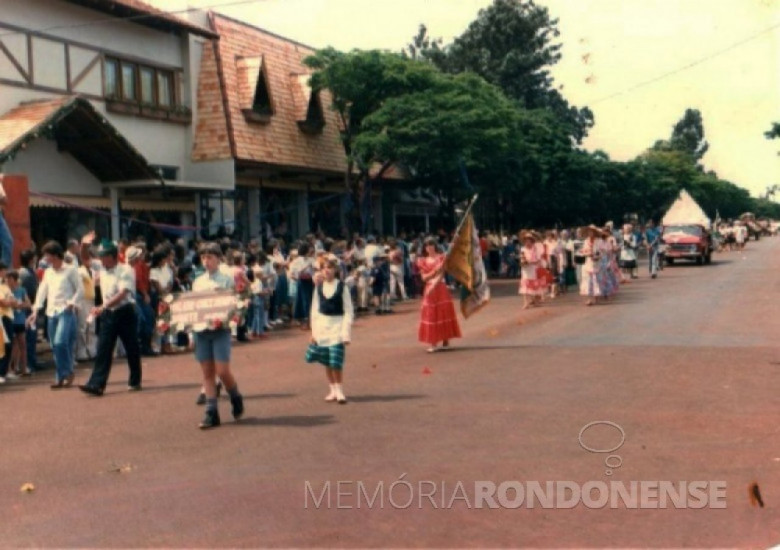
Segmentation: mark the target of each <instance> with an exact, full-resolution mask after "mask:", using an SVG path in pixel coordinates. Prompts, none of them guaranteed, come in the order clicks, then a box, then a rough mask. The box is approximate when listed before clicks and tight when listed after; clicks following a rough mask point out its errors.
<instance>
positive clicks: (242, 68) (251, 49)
mask: <svg viewBox="0 0 780 550" xmlns="http://www.w3.org/2000/svg"><path fill="white" fill-rule="evenodd" d="M210 20H211V24H212V30H213V31H214V32H216V33H217V34H219V35H220V40H219V42H216V43H214V45H213V47H207V48H206V49H205V50H204V55H203V58H202V61H201V72H200V81H199V83H198V124H197V127H196V136H195V145H194V148H193V160H195V161H202V160H217V159H224V158H230V157H231V156H232V157H233V158H235V159H236V160H237V161H245V162H256V163H258V164H263V165H270V166H277V167H284V168H294V169H303V170H307V171H319V172H326V173H332V174H342V173H344V171H345V170H346V166H347V159H346V154H345V152H344V147H343V145H342V143H341V137H340V133H339V127H338V123H337V118H336V114H335V112H334V111H332V110H331V109H330V108H329V106H330V104H331V97H330V94H328V93H327V91H322V92H320V96H321V97H320V101H321V104H322V106H323V109H322V111H323V115H324V119H325V120H324V121H325V125H324V127H323V128H322V131H321V132H319V133H314V134H311V133H306V132H304V131H302V130H301V128H300V126H299V124H298V122H299V121H301V117H303V119H305V118H306V111H307V108H308V105H309V100H310V98H311V90H309V89H308V75H309V74H311V71H310V69H309V68H308V67H306V66H305V65H304V64H303V59H304V58H306V57H307V56H309V55H311V54H313V53H314V50H313V49H312V48H309V47H307V46H304V45H302V44H299V43H297V42H294V41H291V40H287V39H284V38H281V37H279V36H276V35H274V34H272V33H270V32H267V31H264V30H262V29H258V28H256V27H253V26H251V25H248V24H246V23H242V22H240V21H235V20H233V19H230V18H228V17H225V16H223V15H219V14H214V13H212V14H210ZM261 77H262V78H265V79H266V86H267V90H268V94H269V96H270V104H271V110H272V114H270V116H267V117H265V118H264V119H263V117H255V118H254V119H252V117H251V116H249V115H247V116H245V111H246V110H249V111H251V108H252V100H253V99H254V95H255V89H256V87H257V79H258V78H261ZM225 108H227V110H226V109H225ZM250 114H251V113H250Z"/></svg>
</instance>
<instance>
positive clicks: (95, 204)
mask: <svg viewBox="0 0 780 550" xmlns="http://www.w3.org/2000/svg"><path fill="white" fill-rule="evenodd" d="M30 207H33V208H93V209H95V208H98V209H104V210H111V200H110V199H108V198H105V197H83V196H72V195H56V196H55V195H52V197H51V198H50V197H41V196H35V195H30Z"/></svg>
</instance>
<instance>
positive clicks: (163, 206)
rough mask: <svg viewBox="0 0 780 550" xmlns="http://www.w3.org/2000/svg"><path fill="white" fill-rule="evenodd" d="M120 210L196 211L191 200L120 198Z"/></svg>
mask: <svg viewBox="0 0 780 550" xmlns="http://www.w3.org/2000/svg"><path fill="white" fill-rule="evenodd" d="M121 209H122V210H132V211H134V212H196V211H197V208H196V207H195V203H194V202H193V201H150V200H128V199H122V201H121Z"/></svg>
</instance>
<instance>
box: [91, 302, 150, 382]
mask: <svg viewBox="0 0 780 550" xmlns="http://www.w3.org/2000/svg"><path fill="white" fill-rule="evenodd" d="M117 338H119V339H120V340H121V341H122V345H123V346H124V347H125V353H126V354H127V366H128V367H130V379H129V381H128V385H130V386H139V385H140V384H141V354H140V352H139V348H138V319H137V317H136V313H135V306H134V305H133V304H127V305H124V306H122V307H120V308H119V309H117V310H116V311H104V312H103V314H102V315H100V331H99V332H98V345H97V356H96V357H95V368H94V369H93V370H92V376H90V377H89V382H87V384H88V385H90V386H92V387H95V388H105V387H106V382H108V375H109V374H110V373H111V361H112V360H113V358H114V348H115V347H116V339H117Z"/></svg>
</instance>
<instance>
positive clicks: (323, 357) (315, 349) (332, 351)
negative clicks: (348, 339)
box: [306, 344, 344, 370]
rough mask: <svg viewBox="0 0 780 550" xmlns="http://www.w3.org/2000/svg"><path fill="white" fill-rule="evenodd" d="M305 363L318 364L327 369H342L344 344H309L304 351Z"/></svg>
mask: <svg viewBox="0 0 780 550" xmlns="http://www.w3.org/2000/svg"><path fill="white" fill-rule="evenodd" d="M306 362H307V363H320V364H322V365H325V366H326V367H328V368H329V369H336V370H341V369H342V368H343V367H344V344H334V345H332V346H318V345H317V344H309V347H308V348H307V349H306Z"/></svg>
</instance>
